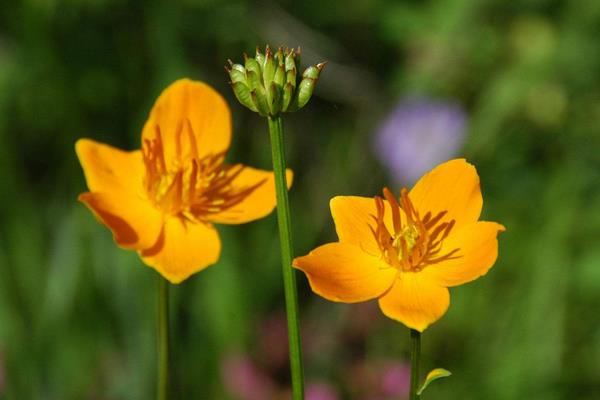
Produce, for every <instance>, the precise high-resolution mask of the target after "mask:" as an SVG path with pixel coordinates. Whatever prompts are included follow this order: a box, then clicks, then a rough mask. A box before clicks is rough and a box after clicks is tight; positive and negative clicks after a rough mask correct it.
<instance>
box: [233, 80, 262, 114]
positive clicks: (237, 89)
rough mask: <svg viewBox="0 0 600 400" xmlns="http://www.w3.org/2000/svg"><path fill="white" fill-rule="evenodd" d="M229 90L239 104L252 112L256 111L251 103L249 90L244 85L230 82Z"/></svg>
mask: <svg viewBox="0 0 600 400" xmlns="http://www.w3.org/2000/svg"><path fill="white" fill-rule="evenodd" d="M231 88H232V89H233V93H234V94H235V97H236V98H237V99H238V101H239V102H240V103H242V104H243V105H244V106H246V107H248V108H249V109H251V110H252V111H257V109H256V106H255V105H254V103H253V102H252V96H250V89H248V86H246V84H245V83H243V82H232V83H231Z"/></svg>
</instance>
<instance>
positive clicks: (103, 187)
mask: <svg viewBox="0 0 600 400" xmlns="http://www.w3.org/2000/svg"><path fill="white" fill-rule="evenodd" d="M75 151H76V153H77V157H78V158H79V162H80V163H81V167H82V168H83V173H84V174H85V180H86V182H87V185H88V188H89V190H90V191H92V192H115V191H117V192H128V193H137V192H139V191H141V190H142V185H143V177H144V163H143V161H142V154H141V152H140V151H139V150H136V151H131V152H127V151H123V150H120V149H117V148H116V147H112V146H109V145H107V144H103V143H98V142H95V141H93V140H90V139H79V140H78V141H77V143H76V144H75Z"/></svg>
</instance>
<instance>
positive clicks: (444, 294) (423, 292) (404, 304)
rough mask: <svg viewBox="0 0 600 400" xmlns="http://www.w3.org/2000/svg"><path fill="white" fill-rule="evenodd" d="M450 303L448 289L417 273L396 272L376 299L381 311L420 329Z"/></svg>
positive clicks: (408, 325)
mask: <svg viewBox="0 0 600 400" xmlns="http://www.w3.org/2000/svg"><path fill="white" fill-rule="evenodd" d="M449 305H450V294H449V293H448V289H446V288H445V287H440V286H437V285H435V284H434V283H433V282H431V281H429V280H427V279H426V278H425V277H424V276H423V274H421V273H419V272H405V273H402V274H400V276H399V277H398V279H396V281H395V282H394V285H393V286H392V288H391V289H390V290H389V291H388V292H387V293H386V294H384V295H383V296H382V297H380V298H379V307H380V308H381V311H383V313H384V314H385V315H386V316H388V317H389V318H392V319H395V320H396V321H400V322H402V323H403V324H404V325H406V326H407V327H409V328H412V329H416V330H418V331H419V332H423V331H424V330H425V329H426V328H427V327H428V326H429V325H431V324H432V323H434V322H435V321H437V320H438V319H439V318H440V317H441V316H442V315H444V313H445V312H446V310H447V309H448V306H449Z"/></svg>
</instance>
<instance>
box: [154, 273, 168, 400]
mask: <svg viewBox="0 0 600 400" xmlns="http://www.w3.org/2000/svg"><path fill="white" fill-rule="evenodd" d="M158 279H159V282H158V324H157V328H158V329H157V344H158V368H157V380H156V382H157V386H156V398H157V400H168V398H169V282H168V281H167V280H166V279H164V278H163V277H162V276H159V277H158Z"/></svg>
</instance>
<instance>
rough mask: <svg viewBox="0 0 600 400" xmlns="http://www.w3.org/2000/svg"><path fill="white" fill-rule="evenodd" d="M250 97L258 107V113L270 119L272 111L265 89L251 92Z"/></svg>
mask: <svg viewBox="0 0 600 400" xmlns="http://www.w3.org/2000/svg"><path fill="white" fill-rule="evenodd" d="M250 96H251V97H252V102H253V103H254V105H255V106H256V109H257V111H258V113H259V114H260V115H262V116H263V117H268V116H269V115H270V111H271V110H270V108H269V103H268V101H267V95H266V93H265V89H264V88H263V87H262V86H261V87H259V88H256V89H255V90H252V91H251V92H250Z"/></svg>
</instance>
